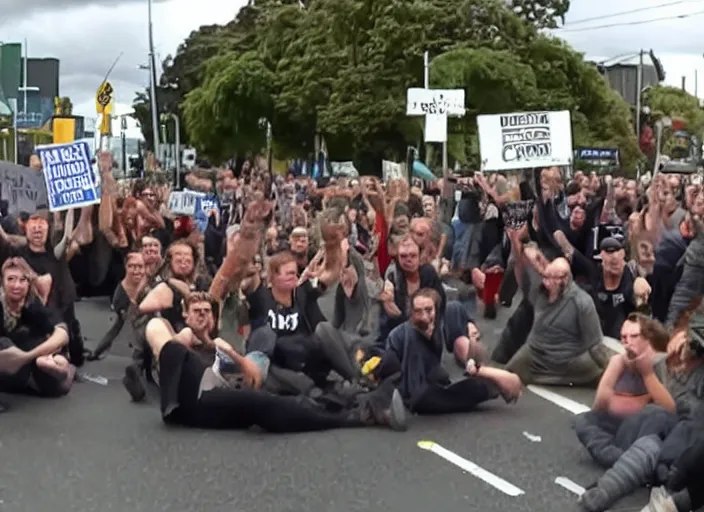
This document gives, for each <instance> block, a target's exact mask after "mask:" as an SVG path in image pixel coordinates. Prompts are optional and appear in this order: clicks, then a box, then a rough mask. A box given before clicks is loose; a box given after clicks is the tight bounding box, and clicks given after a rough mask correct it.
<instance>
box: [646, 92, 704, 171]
mask: <svg viewBox="0 0 704 512" xmlns="http://www.w3.org/2000/svg"><path fill="white" fill-rule="evenodd" d="M643 104H644V105H646V106H648V107H650V110H651V114H650V115H651V119H652V121H658V120H660V119H662V118H670V119H672V120H673V121H676V122H677V121H679V123H680V124H684V125H685V127H686V130H687V131H688V132H689V133H690V134H692V135H694V136H696V137H697V138H698V139H699V140H701V139H702V135H703V134H704V111H702V109H701V107H700V106H699V99H698V98H696V97H695V96H693V95H691V94H689V93H688V92H686V91H683V90H682V89H680V88H677V87H667V86H658V87H653V88H651V89H648V91H646V93H645V94H644V96H643ZM673 134H674V130H673V129H672V128H671V127H667V128H665V129H664V130H663V134H662V140H663V143H662V152H663V154H665V155H668V156H671V157H673V158H681V157H683V156H684V155H685V154H687V153H688V150H687V149H688V148H687V147H686V146H685V147H684V149H683V148H682V146H680V145H678V144H677V140H675V138H674V137H673Z"/></svg>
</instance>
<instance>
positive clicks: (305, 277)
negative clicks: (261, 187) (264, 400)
mask: <svg viewBox="0 0 704 512" xmlns="http://www.w3.org/2000/svg"><path fill="white" fill-rule="evenodd" d="M270 210H271V204H267V203H266V202H265V201H258V202H255V203H253V204H252V205H250V207H249V208H248V210H247V213H246V214H245V219H244V221H243V223H242V227H241V229H240V231H239V232H238V233H235V234H234V235H233V237H231V238H230V239H229V240H228V241H227V244H228V251H227V256H226V257H225V260H224V262H223V265H222V266H221V267H220V269H219V270H218V273H217V274H216V276H215V278H214V279H213V285H212V286H211V294H212V296H213V297H215V298H217V299H222V298H224V297H226V296H227V294H228V293H232V292H233V291H236V290H238V288H239V287H241V288H242V290H243V291H245V293H246V299H247V302H248V304H249V323H250V325H251V329H252V330H251V333H250V335H249V339H248V340H247V344H246V350H247V352H251V351H257V352H262V353H264V354H266V355H267V356H268V357H269V358H270V360H271V363H272V364H271V368H270V371H269V378H268V379H267V380H266V381H265V385H266V387H267V389H269V390H270V391H274V392H277V393H280V394H293V395H299V394H304V395H305V394H308V393H309V392H311V391H313V390H314V389H316V388H317V389H320V388H325V387H326V386H327V385H328V382H327V377H328V374H329V373H330V371H331V370H334V371H335V372H336V373H338V374H339V375H340V376H341V377H342V378H343V379H344V380H345V381H347V382H350V383H354V382H356V381H357V380H359V378H360V377H361V374H360V370H359V367H358V366H357V365H356V364H355V361H354V360H353V357H352V352H353V350H352V347H348V346H347V345H346V340H345V339H344V338H343V337H342V336H341V335H338V333H335V334H333V331H334V330H335V328H334V327H333V324H331V323H329V322H326V321H325V317H324V316H323V314H322V313H321V311H320V308H319V306H318V302H317V300H318V297H319V296H320V294H321V293H322V291H323V290H324V288H325V287H326V286H327V285H329V284H332V283H333V282H334V281H336V280H337V277H338V276H339V275H340V274H341V273H343V274H344V273H345V271H346V270H347V269H348V268H349V267H350V259H349V258H348V254H347V252H348V250H349V244H348V243H347V240H346V237H345V233H344V231H343V230H338V229H337V228H336V227H335V226H332V227H331V229H330V230H328V229H327V228H326V229H325V230H324V233H323V235H324V238H325V240H326V247H325V249H322V250H321V251H319V253H318V254H317V255H316V256H315V258H313V260H312V261H311V262H310V264H309V265H308V267H307V268H306V269H305V270H304V271H303V274H302V275H301V277H300V278H299V276H298V261H297V259H296V257H295V256H294V255H293V254H292V253H291V252H289V251H283V252H279V253H276V254H274V255H273V256H272V257H271V258H270V259H269V262H268V267H269V268H268V271H267V275H268V281H269V283H268V284H269V286H267V284H266V283H264V282H263V281H262V279H261V277H260V274H259V272H258V271H257V269H256V267H255V266H253V265H252V258H253V257H254V255H256V254H257V253H258V251H259V244H260V242H261V232H262V231H263V225H264V222H265V220H266V218H267V217H268V215H269V212H270ZM335 233H336V234H335ZM330 234H333V235H334V236H333V237H332V238H331V237H330V236H329V235H330ZM235 248H236V250H235ZM338 249H339V253H338ZM333 256H334V257H335V258H334V259H336V260H339V262H338V263H339V264H337V265H335V264H333V263H335V262H333V261H332V259H333ZM328 263H330V264H331V265H330V266H332V267H333V268H332V269H328V268H326V267H328V266H329V265H328ZM343 288H344V286H343ZM351 288H354V287H351ZM337 293H338V294H340V293H345V292H343V290H339V289H338V290H337Z"/></svg>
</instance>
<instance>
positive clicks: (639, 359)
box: [574, 313, 675, 469]
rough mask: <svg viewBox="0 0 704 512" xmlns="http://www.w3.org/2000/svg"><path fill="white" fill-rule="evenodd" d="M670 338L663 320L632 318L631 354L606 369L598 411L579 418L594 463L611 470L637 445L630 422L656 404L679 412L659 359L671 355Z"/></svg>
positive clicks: (626, 336) (625, 329)
mask: <svg viewBox="0 0 704 512" xmlns="http://www.w3.org/2000/svg"><path fill="white" fill-rule="evenodd" d="M668 341H669V334H668V332H667V331H666V330H665V328H664V327H663V326H662V325H661V324H660V322H658V321H657V320H652V319H650V318H647V317H646V316H644V315H641V314H639V313H631V314H630V315H629V316H628V318H627V319H626V321H625V322H624V323H623V326H622V327H621V343H622V345H623V347H624V348H625V353H623V354H616V355H614V356H613V357H612V358H611V360H610V361H609V365H608V366H607V367H606V371H605V372H604V375H603V377H602V378H601V381H600V382H599V387H598V388H597V390H596V398H595V399H594V405H593V406H592V410H591V411H589V412H585V413H583V414H580V415H578V416H577V417H576V418H575V423H574V426H575V431H576V433H577V438H578V439H579V441H580V442H581V443H582V445H583V446H584V447H585V448H586V449H587V450H588V451H589V454H590V455H591V456H592V458H593V459H594V460H595V461H596V462H597V463H599V465H601V466H602V467H604V468H607V469H608V468H610V467H611V466H613V464H614V463H615V462H616V460H618V458H619V457H620V456H621V454H622V453H623V451H624V450H625V449H627V448H628V447H629V446H630V445H631V444H632V443H633V441H634V439H629V438H630V437H631V434H629V432H628V428H625V429H623V430H622V429H621V428H620V427H621V426H622V425H623V423H624V421H625V420H626V418H629V417H631V416H633V415H634V414H637V413H638V412H640V411H642V410H643V408H644V407H645V406H646V405H648V404H650V403H653V404H655V405H658V406H660V407H662V408H663V409H666V410H668V411H671V412H674V410H675V402H674V400H673V399H672V396H670V393H669V392H668V391H667V389H666V388H665V386H664V385H663V383H662V382H661V381H660V379H659V378H658V376H657V374H656V372H655V364H656V363H657V359H658V358H657V353H658V352H665V350H666V348H667V342H668Z"/></svg>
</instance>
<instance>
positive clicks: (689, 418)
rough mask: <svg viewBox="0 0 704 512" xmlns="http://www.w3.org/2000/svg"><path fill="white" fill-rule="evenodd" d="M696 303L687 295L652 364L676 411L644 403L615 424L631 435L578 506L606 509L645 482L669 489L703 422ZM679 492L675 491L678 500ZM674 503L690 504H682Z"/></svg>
mask: <svg viewBox="0 0 704 512" xmlns="http://www.w3.org/2000/svg"><path fill="white" fill-rule="evenodd" d="M701 303H702V298H701V297H699V298H698V299H696V300H695V301H693V303H692V305H691V306H690V307H689V308H688V309H687V310H686V311H685V313H684V314H683V315H682V318H681V319H680V321H678V322H677V327H676V329H675V332H674V334H673V336H672V338H671V339H670V341H669V343H668V345H667V359H665V360H664V361H662V363H660V364H658V365H657V368H656V371H657V372H658V374H659V377H660V379H661V380H662V382H664V383H665V387H666V389H667V391H668V392H669V394H670V396H671V397H672V399H673V401H674V403H675V411H676V412H672V411H670V410H668V409H665V408H662V407H660V406H657V405H654V404H650V405H648V406H646V407H645V408H644V409H643V410H642V411H641V412H639V413H638V414H635V415H634V416H632V417H630V418H628V419H627V420H625V421H624V424H623V426H622V427H621V429H628V431H629V432H630V437H631V439H634V441H633V442H632V444H631V445H630V446H629V447H628V448H627V449H626V450H624V451H623V453H622V454H621V456H620V457H619V458H618V460H616V462H614V464H613V466H612V467H611V468H610V469H608V470H607V471H606V472H605V473H604V475H603V476H602V477H601V478H600V479H599V480H598V481H597V483H596V484H595V485H594V486H593V487H591V488H590V489H588V490H587V492H585V493H584V494H583V495H582V496H581V499H580V503H581V505H582V508H583V509H584V510H587V511H589V512H602V511H604V510H607V509H608V508H610V507H611V506H612V505H613V504H614V503H616V502H617V501H618V500H619V499H620V498H622V497H624V496H627V495H629V494H630V493H632V492H634V491H636V490H637V489H639V488H641V487H643V486H645V485H647V484H652V485H665V486H667V488H668V490H671V489H670V487H671V486H672V480H673V479H675V478H676V476H677V474H678V469H679V468H678V465H679V464H682V460H683V458H684V457H685V455H686V454H687V452H688V451H689V450H693V449H695V448H696V445H697V443H698V440H699V439H701V437H700V436H701V430H702V425H703V424H704V308H703V307H702V305H701ZM699 477H701V475H699ZM659 493H661V491H659ZM659 493H656V494H655V496H654V497H653V499H654V500H655V501H658V500H659V499H660V498H662V495H661V494H659ZM684 497H686V496H682V495H678V496H677V498H678V500H679V499H682V498H684ZM680 506H682V508H680ZM677 509H678V510H690V508H689V506H688V505H683V504H680V505H678V506H677ZM646 510H647V509H646ZM651 510H652V509H651ZM654 510H658V509H657V508H655V509H654ZM665 510H667V509H665ZM670 510H672V509H670Z"/></svg>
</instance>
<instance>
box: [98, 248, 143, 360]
mask: <svg viewBox="0 0 704 512" xmlns="http://www.w3.org/2000/svg"><path fill="white" fill-rule="evenodd" d="M143 254H144V253H143V251H131V252H128V253H127V256H126V258H125V260H126V264H125V269H126V272H125V277H124V279H122V281H121V282H120V284H119V285H118V286H117V289H116V290H115V293H114V294H113V297H112V302H111V308H112V310H113V312H114V313H115V315H116V318H115V322H114V323H113V324H112V327H110V329H109V330H108V332H106V333H105V335H104V336H103V337H102V339H101V340H100V341H99V342H98V345H97V346H96V348H95V350H93V351H92V352H91V353H90V355H89V356H88V360H89V361H95V360H97V359H100V358H101V356H102V355H103V354H104V353H105V352H107V351H108V350H110V347H112V344H113V343H114V341H115V339H116V338H117V337H118V336H119V334H120V332H121V331H122V329H123V328H124V326H125V325H127V326H128V328H129V329H132V325H133V320H134V318H135V316H136V314H137V306H138V303H137V299H138V297H139V295H140V293H142V290H143V289H144V287H145V286H146V284H147V283H146V277H147V276H146V265H145V262H144V256H143Z"/></svg>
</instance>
